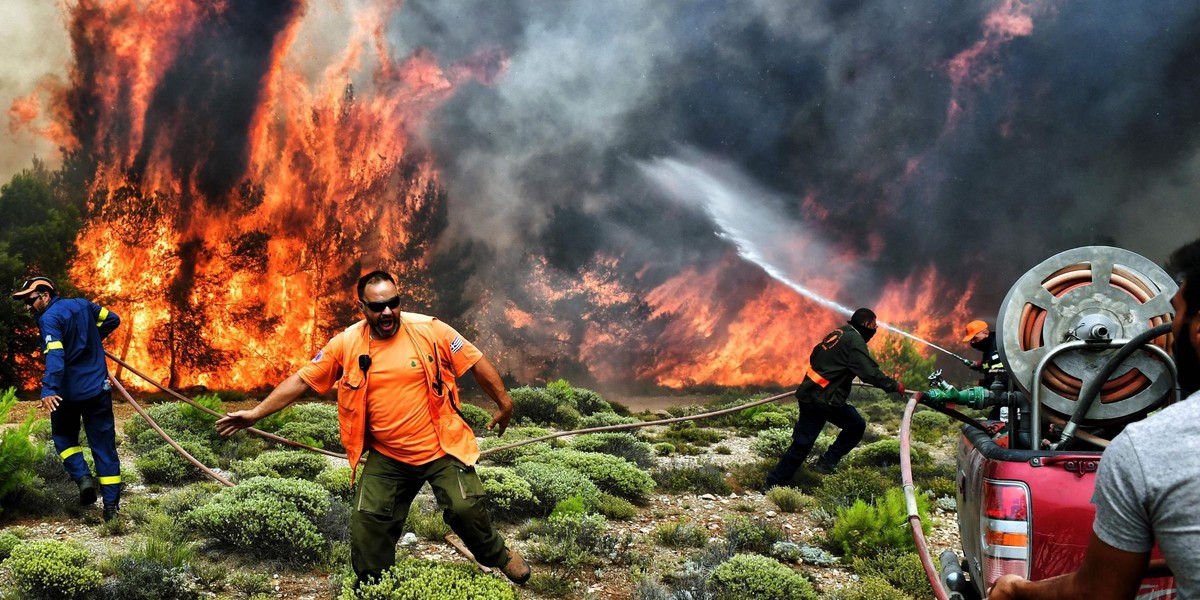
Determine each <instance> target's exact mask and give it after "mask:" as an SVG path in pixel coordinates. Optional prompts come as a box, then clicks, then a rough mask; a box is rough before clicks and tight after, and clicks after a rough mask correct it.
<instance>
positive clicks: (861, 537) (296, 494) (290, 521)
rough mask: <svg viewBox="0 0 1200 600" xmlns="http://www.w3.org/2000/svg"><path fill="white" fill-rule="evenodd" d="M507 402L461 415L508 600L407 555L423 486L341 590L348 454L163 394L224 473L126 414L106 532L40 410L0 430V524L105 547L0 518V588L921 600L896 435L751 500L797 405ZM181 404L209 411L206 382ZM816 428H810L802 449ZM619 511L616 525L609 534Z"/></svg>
mask: <svg viewBox="0 0 1200 600" xmlns="http://www.w3.org/2000/svg"><path fill="white" fill-rule="evenodd" d="M855 394H856V396H855V398H854V399H853V400H852V402H855V403H856V405H857V406H859V407H860V409H861V410H862V412H863V413H864V415H867V414H871V415H876V417H877V418H879V419H880V420H883V421H886V422H888V423H891V422H892V420H893V417H895V415H898V414H899V412H900V405H899V404H898V403H897V402H895V401H894V400H890V399H888V398H886V397H884V396H883V395H882V394H878V393H872V392H866V391H861V390H859V391H856V392H855ZM511 395H512V397H513V400H514V403H515V407H516V410H515V417H516V418H515V419H514V422H513V426H512V427H510V428H509V430H508V432H507V433H506V434H505V435H504V436H503V437H497V436H496V435H495V432H488V431H487V430H486V425H487V423H488V422H489V421H490V419H491V413H490V412H488V411H486V410H484V409H482V408H479V407H476V406H473V405H470V404H466V405H464V407H463V409H464V411H463V412H464V416H465V417H466V419H467V421H468V422H469V423H470V424H471V426H472V428H473V429H474V430H475V431H476V433H477V435H479V436H480V447H481V449H482V450H483V451H484V455H483V457H482V458H481V460H480V462H479V464H478V466H477V472H478V474H479V476H480V478H481V480H482V481H483V484H484V489H485V491H486V498H485V502H486V503H487V507H488V510H489V513H490V514H491V515H492V518H493V520H494V521H495V522H497V523H498V524H499V525H500V526H501V528H502V529H504V531H505V532H506V533H505V535H506V538H508V540H509V543H510V545H514V547H518V548H520V549H521V551H522V552H523V553H524V554H525V556H526V557H527V558H528V559H529V560H530V561H531V563H532V564H533V566H534V577H533V578H532V579H531V580H530V582H529V583H528V584H527V586H526V587H525V591H523V592H520V595H518V592H517V588H514V587H513V586H512V585H511V584H509V583H508V582H507V581H506V580H504V579H503V578H502V577H500V576H497V575H494V574H493V575H487V574H485V573H483V572H482V571H480V570H478V569H477V568H475V567H472V566H470V565H468V564H466V563H465V562H462V561H461V560H459V561H452V562H448V561H445V560H439V561H429V560H423V559H422V558H421V557H420V556H419V555H417V554H415V553H416V552H417V551H418V550H417V548H418V547H420V546H421V545H425V546H428V545H434V546H443V545H444V542H443V541H442V540H443V538H444V537H445V536H446V535H447V534H449V533H450V529H449V528H448V527H447V526H446V524H445V523H444V522H443V521H442V518H441V511H440V509H439V508H438V507H437V505H436V503H435V502H434V501H433V498H432V495H431V494H428V491H425V492H423V493H422V494H421V495H419V496H418V497H417V499H416V501H415V502H414V503H413V505H412V508H411V510H410V513H409V516H408V520H407V523H406V527H405V531H406V532H411V533H413V534H415V536H416V540H417V542H405V543H404V544H402V547H401V551H400V555H401V560H400V562H399V564H397V565H396V566H395V567H394V568H393V569H391V570H390V571H388V572H386V573H385V574H384V575H383V577H381V578H380V579H378V580H376V581H374V582H372V583H370V584H368V585H363V586H358V587H356V586H354V585H353V577H352V576H350V573H349V571H348V568H347V565H348V562H349V550H348V544H347V542H348V536H349V533H348V530H349V527H348V518H349V507H348V502H349V501H350V499H351V496H352V489H351V485H350V479H351V474H350V470H349V468H348V467H347V466H345V463H344V462H342V463H340V464H339V463H338V462H337V461H331V460H330V459H328V458H327V457H325V456H323V455H318V454H314V453H310V452H306V451H300V450H294V449H282V448H277V447H275V445H274V444H271V443H266V442H262V441H260V440H258V439H257V438H252V437H250V436H246V435H238V436H234V437H233V438H230V439H225V438H221V437H219V436H217V435H215V432H214V430H213V426H212V422H213V420H214V418H213V417H212V416H211V415H208V414H207V413H205V412H204V411H200V410H197V409H194V408H192V407H190V406H187V405H183V404H180V403H177V402H173V401H164V402H162V403H159V404H156V405H154V406H152V407H151V408H150V413H151V415H152V416H153V417H154V418H155V419H156V421H158V422H159V424H160V425H161V426H162V427H163V428H164V429H165V430H166V431H167V432H168V433H169V434H170V435H171V436H173V437H174V438H175V439H176V440H177V441H179V443H180V444H181V445H183V447H184V448H185V449H187V450H188V451H189V452H190V453H192V454H193V455H194V456H196V457H197V458H199V459H200V460H201V461H202V462H204V463H205V464H207V465H209V466H212V467H216V468H218V469H221V470H222V471H223V472H224V473H225V475H226V476H228V477H230V478H231V479H232V480H233V481H235V483H236V485H235V486H234V487H232V488H223V487H222V486H220V485H217V484H215V483H212V482H210V481H207V480H206V478H205V477H204V475H203V473H202V472H201V471H200V470H199V469H197V468H196V467H195V466H193V465H192V464H191V463H189V462H187V461H186V460H184V459H182V457H180V456H179V455H178V454H177V453H175V452H174V451H173V450H171V449H170V448H169V447H168V446H167V445H166V444H165V442H163V440H162V439H161V438H160V437H159V436H158V435H157V434H155V433H154V432H153V430H151V429H150V428H149V427H148V426H147V425H146V424H145V423H144V422H143V421H142V420H141V419H138V418H135V419H131V420H129V421H128V422H127V423H126V425H125V427H124V430H123V435H122V436H120V442H121V452H122V453H123V454H124V455H126V456H127V457H128V458H129V459H130V462H131V463H132V464H133V466H134V468H133V469H128V468H127V470H126V471H127V472H126V473H125V474H124V477H125V480H126V481H127V482H136V483H139V484H141V485H143V486H144V488H142V489H143V490H144V491H139V492H138V493H136V494H129V495H127V499H126V501H125V503H124V506H123V512H122V517H121V519H120V522H119V524H118V525H114V526H109V527H108V528H101V527H100V524H99V522H98V519H96V517H95V516H94V515H92V516H88V515H89V514H90V513H87V512H85V511H84V510H83V509H80V508H78V507H77V506H76V505H77V503H76V502H74V496H75V486H74V484H73V483H72V482H71V481H70V480H69V479H66V477H65V475H64V474H63V473H62V469H61V465H60V463H59V461H58V459H57V456H55V455H54V453H53V450H52V447H51V446H50V445H49V444H48V443H47V439H48V434H47V432H46V429H47V427H46V424H45V421H44V420H39V419H37V418H36V417H35V416H34V415H32V414H31V415H30V416H29V417H28V418H27V419H25V420H23V421H21V423H20V424H19V425H17V426H15V427H13V426H10V427H9V428H8V429H6V430H5V431H4V433H3V434H2V435H0V511H3V512H2V515H0V517H2V518H10V519H11V518H14V517H22V516H27V517H35V518H47V517H51V518H65V519H79V520H82V521H83V522H85V523H91V524H93V525H95V526H96V527H97V531H98V532H99V533H101V534H102V535H109V536H112V538H113V539H116V540H120V541H121V543H119V544H117V545H115V546H113V547H112V548H110V550H109V551H107V552H100V553H95V552H96V551H95V550H89V549H85V548H83V547H81V546H75V545H71V544H66V543H63V542H61V541H58V540H39V539H30V536H29V532H28V530H27V529H24V528H20V527H11V526H10V527H7V528H3V527H0V598H10V597H12V598H16V597H20V598H81V599H82V598H88V599H94V598H96V599H104V598H134V599H141V598H145V599H147V600H153V599H186V600H191V599H196V598H202V597H217V598H238V597H250V598H253V597H266V596H268V595H271V596H273V595H274V594H275V593H276V592H275V587H274V586H275V585H276V584H275V583H273V582H275V581H277V580H278V579H279V575H278V573H279V572H281V571H282V572H284V573H306V572H308V573H331V574H332V577H331V580H332V583H331V585H330V587H329V588H328V589H325V590H322V592H323V593H324V594H325V595H318V597H329V598H333V597H336V598H339V600H356V599H363V600H366V599H373V598H389V599H390V598H422V599H425V598H432V599H434V600H439V599H442V598H447V599H448V598H463V597H472V598H473V597H480V598H518V597H529V598H535V599H536V598H591V597H599V596H597V592H596V591H594V590H593V591H591V592H589V589H588V588H589V586H590V585H592V584H591V583H590V582H593V581H599V580H600V579H602V578H603V577H604V574H605V573H629V574H630V575H629V576H627V577H628V579H627V580H626V581H628V582H629V583H628V585H629V586H630V588H628V590H627V591H628V592H629V593H632V594H633V597H634V598H636V599H637V600H657V599H662V600H670V599H674V598H684V597H693V598H702V597H703V598H713V599H726V598H750V597H753V598H766V599H773V598H779V599H789V600H791V599H809V598H818V597H822V598H825V597H828V598H840V599H843V600H856V599H864V600H866V599H870V598H904V597H911V598H921V597H928V596H929V595H930V593H931V592H930V590H929V589H928V583H927V582H925V580H924V572H923V569H922V568H921V566H920V563H919V561H917V560H916V555H915V554H913V549H912V546H911V537H909V536H908V533H907V530H906V522H907V520H906V515H905V505H904V499H903V497H902V495H901V492H900V490H899V488H898V481H899V478H898V466H897V465H898V458H899V445H898V443H897V442H896V441H895V433H894V431H892V432H891V433H880V432H879V431H876V432H875V433H874V434H873V435H872V436H871V440H870V441H868V442H864V444H862V445H861V446H860V447H859V448H857V449H856V450H855V451H854V452H852V453H851V454H850V455H849V456H848V457H847V458H846V459H845V460H844V461H843V462H842V464H841V465H839V469H838V471H837V472H835V473H834V474H832V475H829V476H824V477H822V476H818V475H815V474H813V473H812V472H810V471H808V470H807V469H801V471H800V472H799V473H797V476H796V478H795V479H794V480H793V481H792V482H791V484H790V485H789V486H783V487H776V488H773V489H772V490H770V492H769V493H768V494H767V495H766V496H765V498H764V497H762V496H758V497H757V498H755V497H753V496H750V495H748V494H749V493H750V490H755V489H758V488H760V487H761V486H762V484H763V483H764V481H765V474H766V472H767V470H769V469H770V468H771V467H773V466H774V464H775V462H776V461H777V460H778V457H779V456H780V455H782V453H783V451H784V450H786V448H787V447H788V445H789V444H790V443H791V426H792V424H793V423H794V421H795V418H796V410H795V405H794V404H793V403H788V402H783V403H776V404H768V405H762V406H759V407H755V408H752V409H747V410H743V411H740V412H736V413H732V414H729V415H725V416H723V417H719V418H716V419H711V420H702V421H691V422H686V423H678V424H672V425H668V426H654V425H653V424H652V422H653V421H654V420H655V419H656V418H659V417H656V416H654V415H650V414H642V415H631V414H629V412H628V411H627V410H624V409H623V407H621V406H620V405H617V404H615V403H611V402H608V401H606V400H605V399H604V398H602V397H601V396H600V394H597V393H596V392H593V391H591V390H587V389H583V388H575V387H573V386H571V385H570V384H569V383H567V382H565V381H556V382H552V383H550V384H549V385H547V386H545V387H532V386H526V387H517V388H514V389H513V390H512V391H511ZM752 397H761V396H752ZM199 401H200V402H201V403H202V404H203V405H205V406H208V407H209V408H212V409H213V410H217V411H224V410H225V406H224V404H225V401H223V400H222V395H221V394H218V393H212V394H205V395H203V396H201V397H200V398H199ZM746 401H748V398H747V397H746V395H744V394H737V395H734V394H727V395H724V396H722V397H721V398H719V399H718V400H717V401H714V402H713V404H712V405H710V406H708V407H687V408H681V409H673V410H672V411H671V412H672V414H673V415H691V414H696V413H699V412H706V411H710V410H715V409H717V408H722V407H728V406H735V405H737V404H741V403H744V402H746ZM15 404H16V400H15V395H14V394H12V392H11V391H10V392H9V393H7V394H5V395H3V396H0V409H3V410H5V411H8V410H11V409H12V408H13V406H14V405H15ZM916 417H917V418H914V426H913V431H914V436H913V439H914V448H913V453H912V457H913V465H914V470H916V471H918V472H919V475H918V481H922V482H925V483H923V486H924V487H925V488H926V489H927V490H929V491H928V492H927V493H926V494H922V495H920V496H919V498H918V506H919V508H920V510H922V511H923V513H922V514H923V515H926V514H927V513H928V511H929V509H930V506H933V505H934V501H935V500H939V499H940V501H939V502H938V503H937V505H939V506H941V505H944V504H945V501H946V498H945V496H947V495H949V496H952V495H953V469H952V467H951V466H949V465H947V463H946V461H945V460H944V459H942V460H939V459H936V458H934V456H935V454H937V453H935V452H934V450H935V449H937V448H939V447H942V446H945V445H948V444H949V443H950V442H951V440H952V439H953V432H954V425H953V424H952V423H950V422H949V421H948V420H947V419H946V418H945V417H944V415H941V414H939V413H935V412H928V411H920V412H918V413H917V415H916ZM868 420H872V419H871V418H870V417H869V419H868ZM639 421H649V422H651V426H650V427H645V428H639V429H631V430H625V431H607V432H598V433H587V434H582V435H576V436H569V437H566V438H556V439H550V440H545V441H539V442H535V443H532V444H527V445H524V446H520V447H517V448H508V449H503V450H495V449H497V448H500V447H502V446H507V445H510V444H512V443H514V442H516V441H521V440H528V439H532V438H535V437H541V436H545V435H548V434H550V433H552V432H554V431H559V430H562V429H567V428H576V427H599V426H608V425H618V424H627V423H636V422H639ZM336 423H337V413H336V407H335V406H334V405H333V404H331V403H322V402H311V403H301V404H298V405H296V406H295V407H293V408H291V409H289V410H287V411H284V412H283V413H280V414H277V415H274V416H273V417H272V418H270V419H266V420H264V421H263V422H261V423H260V424H259V426H260V428H262V429H264V430H268V431H273V432H276V433H277V434H279V435H283V436H285V437H291V438H294V439H297V440H298V441H303V442H304V443H306V444H309V445H312V446H315V447H320V448H326V449H331V450H341V446H340V440H338V439H337V426H336ZM895 425H896V426H898V417H895ZM832 439H833V438H832V436H831V435H829V434H828V433H825V434H823V435H822V436H821V437H820V438H819V439H818V442H817V447H816V448H814V451H813V456H816V455H818V454H819V453H820V452H821V451H823V450H824V448H826V447H828V445H829V444H830V443H831V442H832ZM739 451H740V454H739ZM748 454H749V455H750V458H749V459H747V458H746V457H747V455H748ZM940 454H941V455H944V454H945V452H944V450H943V451H942V452H941V453H940ZM738 456H740V457H741V458H737V457H738ZM12 482H16V483H15V484H14V483H12ZM700 497H703V498H711V499H714V500H721V502H720V503H719V504H714V501H713V500H703V502H705V503H706V504H705V506H708V507H709V508H705V509H704V512H703V513H701V512H699V511H698V508H699V506H698V505H697V504H695V503H696V502H700V500H695V498H700ZM685 499H691V500H685ZM951 504H952V502H951ZM712 506H719V507H721V508H719V509H713V508H711V507H712ZM769 511H774V512H770V513H769V514H771V515H774V514H775V513H782V514H784V515H791V516H790V517H789V518H792V519H794V518H796V515H804V516H805V518H806V519H809V520H810V522H811V523H814V524H815V525H816V526H817V528H816V529H811V528H807V527H806V528H805V529H804V531H801V530H800V529H797V528H791V529H785V528H781V527H780V526H779V525H778V520H777V519H776V518H769V517H767V514H768V512H769ZM631 520H636V521H632V523H631V525H632V526H630V525H624V526H621V525H619V524H622V523H630V522H631ZM922 521H923V523H925V524H926V525H928V523H929V519H928V518H925V519H922ZM641 523H650V524H649V525H641ZM618 532H625V533H618ZM810 532H811V533H810ZM664 557H667V558H664ZM821 569H839V570H842V571H845V572H847V573H848V575H847V576H849V574H853V575H854V576H856V577H857V583H856V584H855V585H853V586H848V587H845V588H841V587H829V586H828V584H825V587H824V588H822V587H820V585H821V584H817V583H816V581H817V580H816V579H813V578H812V575H813V574H814V573H815V572H817V570H821ZM604 593H605V592H599V594H600V596H602V595H603V594H604Z"/></svg>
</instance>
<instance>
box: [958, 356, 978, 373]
mask: <svg viewBox="0 0 1200 600" xmlns="http://www.w3.org/2000/svg"><path fill="white" fill-rule="evenodd" d="M962 364H964V365H967V368H969V369H974V370H976V371H982V370H983V361H981V360H971V359H968V358H964V359H962Z"/></svg>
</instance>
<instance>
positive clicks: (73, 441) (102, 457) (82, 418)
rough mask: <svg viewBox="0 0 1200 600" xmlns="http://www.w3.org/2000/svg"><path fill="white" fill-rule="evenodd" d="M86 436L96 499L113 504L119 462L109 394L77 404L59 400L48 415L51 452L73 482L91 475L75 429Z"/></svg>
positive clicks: (117, 496)
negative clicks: (96, 486) (96, 484)
mask: <svg viewBox="0 0 1200 600" xmlns="http://www.w3.org/2000/svg"><path fill="white" fill-rule="evenodd" d="M81 422H82V424H83V430H84V432H85V433H86V434H87V440H88V446H89V447H90V448H91V449H92V462H93V463H95V465H96V479H98V480H99V481H100V496H101V497H102V498H104V504H105V505H109V504H116V503H117V502H118V501H119V500H120V498H121V461H120V460H119V459H118V458H117V436H116V428H115V426H114V424H113V412H112V392H110V391H104V392H102V393H101V394H100V395H99V396H96V397H94V398H89V399H87V400H80V401H68V400H63V401H62V402H60V403H59V404H58V408H56V409H54V411H53V412H51V413H50V433H51V437H52V438H53V440H54V450H55V451H56V452H58V456H59V457H60V458H62V461H63V468H64V469H66V471H67V474H68V475H70V476H71V479H74V480H76V481H78V480H79V478H80V477H83V476H84V475H91V471H90V470H89V469H88V466H87V461H85V460H84V459H83V447H82V446H80V445H79V426H80V423H81Z"/></svg>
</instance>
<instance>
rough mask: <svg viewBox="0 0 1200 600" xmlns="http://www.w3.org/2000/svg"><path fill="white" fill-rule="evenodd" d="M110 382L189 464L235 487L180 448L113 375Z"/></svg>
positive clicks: (109, 377)
mask: <svg viewBox="0 0 1200 600" xmlns="http://www.w3.org/2000/svg"><path fill="white" fill-rule="evenodd" d="M108 380H109V381H111V382H112V384H113V387H115V388H117V391H118V392H120V393H121V395H122V396H124V397H125V400H127V401H128V402H129V405H130V406H132V407H133V410H136V411H137V413H138V414H139V415H142V418H143V419H145V420H146V423H148V424H149V425H150V427H151V428H152V429H154V432H155V433H157V434H158V435H159V437H161V438H162V439H163V440H164V441H165V442H167V443H168V444H170V445H171V447H172V448H174V449H175V451H176V452H178V453H179V454H181V455H183V457H184V458H186V459H188V462H190V463H192V464H193V465H196V467H198V468H199V469H200V470H201V471H204V474H205V475H208V476H209V477H211V478H213V479H214V480H215V481H217V482H219V483H221V485H224V486H226V487H233V482H231V481H229V480H228V479H225V478H224V477H221V475H220V474H218V473H217V472H216V471H213V470H212V469H210V468H208V467H206V466H204V463H202V462H200V461H199V460H197V459H196V457H195V456H192V455H191V454H190V453H188V451H187V450H184V449H183V446H180V445H179V443H178V442H176V441H175V440H173V439H171V436H170V435H168V434H167V432H165V431H163V430H162V428H161V427H159V426H158V423H155V422H154V419H152V418H150V415H149V413H147V412H146V410H145V409H143V408H142V407H141V405H139V404H138V403H137V402H136V401H134V399H133V397H132V396H130V395H129V392H127V391H125V386H123V385H121V382H120V381H117V378H116V377H113V376H112V373H109V374H108Z"/></svg>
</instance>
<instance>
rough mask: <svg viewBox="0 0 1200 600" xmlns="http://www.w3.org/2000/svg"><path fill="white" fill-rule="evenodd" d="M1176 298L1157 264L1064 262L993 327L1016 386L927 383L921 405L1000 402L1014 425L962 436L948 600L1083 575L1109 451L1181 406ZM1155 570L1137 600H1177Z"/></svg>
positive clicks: (1039, 275)
mask: <svg viewBox="0 0 1200 600" xmlns="http://www.w3.org/2000/svg"><path fill="white" fill-rule="evenodd" d="M1176 289H1177V286H1176V285H1175V283H1174V282H1173V281H1172V280H1171V278H1170V277H1169V276H1167V274H1166V273H1165V272H1163V271H1162V269H1160V268H1159V267H1158V266H1157V265H1155V264H1154V263H1152V262H1151V261H1149V260H1147V259H1145V258H1143V257H1141V256H1139V255H1137V254H1134V253H1132V252H1129V251H1126V250H1121V249H1118V248H1111V247H1106V246H1090V247H1084V248H1076V249H1074V250H1069V251H1066V252H1063V253H1060V254H1057V255H1055V256H1052V257H1050V258H1049V259H1046V260H1045V261H1043V262H1042V263H1041V264H1039V265H1037V266H1036V267H1034V268H1033V269H1031V270H1030V271H1029V272H1027V273H1026V274H1025V275H1024V276H1023V277H1021V278H1020V279H1019V280H1018V281H1017V282H1016V284H1014V285H1013V287H1012V288H1011V289H1010V291H1009V293H1008V295H1007V296H1006V298H1005V299H1004V302H1003V304H1002V307H1001V310H1000V313H999V315H998V317H997V319H996V332H997V345H998V349H999V351H1000V355H1001V358H1002V359H1003V362H1004V365H1005V368H1006V370H1007V374H1008V382H1007V384H996V385H994V387H993V388H992V389H983V388H970V389H963V390H959V389H955V388H953V387H952V386H950V385H948V384H946V383H945V382H944V381H943V380H942V379H941V378H940V374H935V375H934V376H931V378H930V379H931V384H932V386H931V387H932V389H930V390H929V391H928V392H925V393H923V394H922V398H921V401H922V402H923V403H925V404H927V405H930V406H933V407H936V408H941V409H943V410H946V409H948V408H953V407H954V406H969V407H972V408H977V409H988V408H990V407H993V406H998V405H999V406H1005V407H1007V408H1008V416H1009V419H1008V421H1007V422H1006V423H1004V422H998V421H982V422H976V421H974V420H972V419H966V421H967V422H968V424H967V425H965V426H964V427H963V433H962V436H961V438H960V440H959V444H958V451H957V461H958V462H957V466H958V475H957V484H958V493H957V497H958V498H957V499H958V524H959V534H960V537H961V544H962V557H961V560H960V558H959V557H958V556H957V554H956V553H955V552H954V551H947V552H944V553H943V554H942V557H941V558H942V563H943V566H942V572H941V583H942V584H943V589H944V591H947V592H948V593H949V596H948V597H951V598H953V597H961V598H979V597H982V596H984V595H985V594H986V591H987V590H988V589H989V588H990V587H991V585H992V584H993V583H994V582H995V580H996V579H997V578H998V577H1000V576H1001V575H1003V574H1005V573H1016V574H1018V575H1021V576H1024V577H1026V578H1030V579H1035V580H1037V579H1045V578H1047V577H1053V576H1056V575H1060V574H1063V573H1067V572H1070V571H1074V570H1075V569H1076V568H1077V567H1078V566H1079V564H1080V562H1081V561H1082V558H1083V553H1084V549H1085V548H1086V546H1087V542H1088V539H1089V536H1090V535H1091V530H1092V519H1093V516H1094V514H1095V508H1094V506H1093V505H1092V503H1091V498H1092V491H1093V487H1094V485H1095V479H1096V470H1097V468H1098V467H1099V465H1100V463H1101V462H1102V461H1103V459H1104V448H1105V446H1106V445H1107V443H1108V441H1109V440H1111V439H1112V438H1113V437H1114V436H1115V435H1116V434H1117V433H1119V432H1120V431H1121V429H1122V428H1123V427H1124V426H1125V425H1127V424H1129V423H1131V422H1133V421H1136V420H1139V419H1142V418H1144V417H1145V416H1147V415H1148V414H1149V413H1151V412H1153V411H1154V410H1156V409H1158V408H1161V407H1162V406H1164V405H1166V404H1167V403H1169V402H1173V401H1175V400H1176V399H1177V398H1178V388H1177V385H1176V380H1177V377H1176V373H1175V365H1174V362H1173V361H1172V360H1171V358H1170V357H1169V356H1168V354H1167V352H1166V349H1167V348H1169V347H1170V339H1169V337H1170V321H1171V318H1172V309H1171V306H1170V299H1171V297H1172V296H1173V295H1174V294H1175V291H1176ZM1154 558H1159V557H1158V556H1157V550H1156V551H1155V555H1154ZM1159 563H1161V561H1159ZM1155 564H1156V563H1155V562H1152V569H1151V572H1150V573H1149V574H1148V577H1147V578H1146V579H1145V580H1144V581H1143V582H1142V586H1141V589H1140V590H1139V594H1138V596H1137V597H1138V598H1139V599H1142V600H1151V599H1154V600H1169V599H1172V598H1175V596H1176V592H1175V585H1174V583H1175V581H1174V578H1173V577H1171V576H1170V573H1169V572H1167V571H1166V570H1165V568H1154V565H1155Z"/></svg>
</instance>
